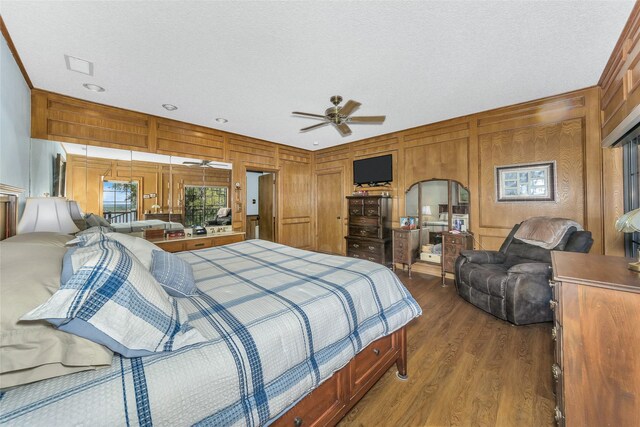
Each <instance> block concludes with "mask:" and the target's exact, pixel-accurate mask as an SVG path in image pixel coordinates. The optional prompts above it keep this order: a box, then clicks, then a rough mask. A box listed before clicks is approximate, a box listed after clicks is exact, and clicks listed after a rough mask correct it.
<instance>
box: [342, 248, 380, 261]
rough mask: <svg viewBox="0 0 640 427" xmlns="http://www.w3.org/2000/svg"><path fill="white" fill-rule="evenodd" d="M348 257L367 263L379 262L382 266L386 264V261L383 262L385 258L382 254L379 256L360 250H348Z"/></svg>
mask: <svg viewBox="0 0 640 427" xmlns="http://www.w3.org/2000/svg"><path fill="white" fill-rule="evenodd" d="M347 256H348V257H350V258H358V259H364V260H367V261H371V262H377V263H380V264H384V260H383V256H382V254H378V253H371V252H368V251H365V250H358V249H351V248H349V249H347Z"/></svg>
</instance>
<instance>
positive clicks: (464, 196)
mask: <svg viewBox="0 0 640 427" xmlns="http://www.w3.org/2000/svg"><path fill="white" fill-rule="evenodd" d="M458 204H459V205H468V204H469V190H467V189H466V188H463V187H462V186H459V187H458Z"/></svg>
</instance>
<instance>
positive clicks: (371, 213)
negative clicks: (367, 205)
mask: <svg viewBox="0 0 640 427" xmlns="http://www.w3.org/2000/svg"><path fill="white" fill-rule="evenodd" d="M367 213H368V214H369V215H373V214H375V213H378V210H377V209H369V210H368V211H367Z"/></svg>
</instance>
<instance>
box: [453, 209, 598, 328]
mask: <svg viewBox="0 0 640 427" xmlns="http://www.w3.org/2000/svg"><path fill="white" fill-rule="evenodd" d="M538 218H539V217H538ZM538 218H531V220H537V219H538ZM548 219H549V220H559V218H548ZM529 221H530V220H527V221H523V222H522V223H521V224H516V225H515V226H514V227H513V229H512V230H511V232H510V233H509V235H508V236H507V238H506V239H505V241H504V242H503V243H502V246H501V247H500V250H498V251H486V250H478V251H462V252H461V253H460V256H459V257H458V259H457V260H456V262H455V284H456V290H457V292H458V295H460V296H461V297H462V298H464V299H465V300H467V301H468V302H470V303H471V304H473V305H475V306H476V307H478V308H480V309H482V310H484V311H486V312H487V313H491V314H493V315H494V316H496V317H498V318H500V319H502V320H507V321H509V322H511V323H513V324H515V325H526V324H529V323H538V322H549V321H551V320H552V318H553V313H552V312H551V309H550V308H549V300H550V299H551V290H550V289H549V286H548V281H549V279H550V278H551V253H552V252H551V251H552V250H553V251H567V252H584V253H586V252H589V249H591V245H592V244H593V239H592V238H591V232H589V231H578V230H577V228H578V227H576V226H575V225H571V224H576V223H574V222H573V221H568V220H567V221H568V222H567V223H566V224H565V225H570V226H569V227H568V228H566V230H565V231H564V232H560V233H561V234H560V233H557V234H559V235H560V239H559V243H557V244H556V245H555V246H553V247H552V249H545V248H543V247H541V246H537V245H533V244H530V243H525V242H524V241H522V240H520V239H519V238H518V237H517V236H519V234H518V232H519V230H520V229H521V228H522V229H525V228H529V227H527V226H526V224H527V223H528V222H529ZM537 222H538V223H540V222H539V221H537ZM578 226H579V224H578ZM579 228H582V227H579ZM527 236H528V237H533V235H529V234H527ZM527 240H528V239H527ZM553 240H556V238H554V239H553ZM530 241H533V240H530ZM551 244H553V243H551Z"/></svg>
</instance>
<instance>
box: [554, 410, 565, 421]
mask: <svg viewBox="0 0 640 427" xmlns="http://www.w3.org/2000/svg"><path fill="white" fill-rule="evenodd" d="M553 412H554V414H553V419H554V420H556V423H558V424H560V421H562V419H563V418H564V416H562V411H561V410H560V408H558V407H557V406H556V409H555V410H554V411H553Z"/></svg>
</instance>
